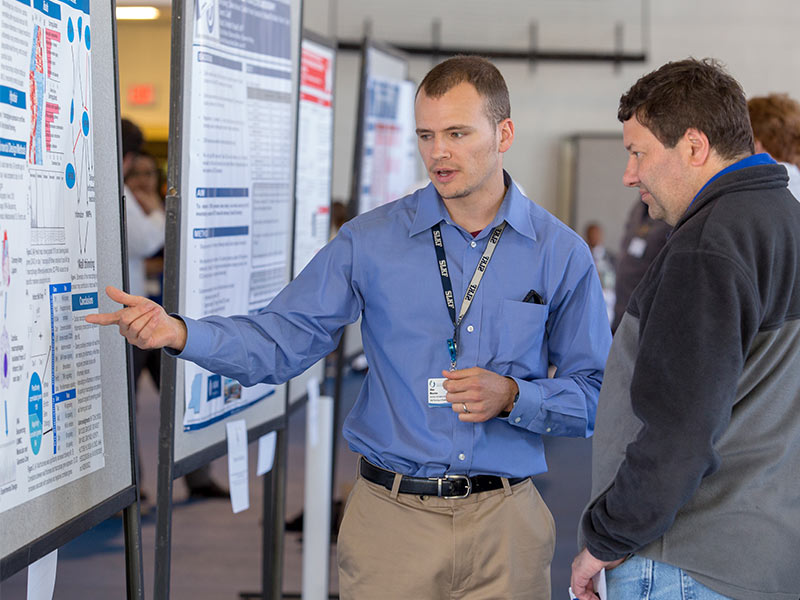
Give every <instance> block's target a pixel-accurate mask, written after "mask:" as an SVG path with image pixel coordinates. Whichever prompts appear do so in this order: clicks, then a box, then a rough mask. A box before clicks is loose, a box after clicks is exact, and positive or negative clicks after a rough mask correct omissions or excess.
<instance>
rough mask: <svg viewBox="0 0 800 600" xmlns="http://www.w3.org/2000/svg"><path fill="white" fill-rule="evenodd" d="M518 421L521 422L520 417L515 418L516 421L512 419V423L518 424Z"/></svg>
mask: <svg viewBox="0 0 800 600" xmlns="http://www.w3.org/2000/svg"><path fill="white" fill-rule="evenodd" d="M520 421H522V418H521V417H517V418H516V419H514V423H519V422H520Z"/></svg>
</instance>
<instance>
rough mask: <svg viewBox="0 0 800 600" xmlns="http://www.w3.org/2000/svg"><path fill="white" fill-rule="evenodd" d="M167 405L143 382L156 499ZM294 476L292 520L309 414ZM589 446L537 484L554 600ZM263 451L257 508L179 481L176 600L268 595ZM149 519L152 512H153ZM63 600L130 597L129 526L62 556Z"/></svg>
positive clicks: (583, 489)
mask: <svg viewBox="0 0 800 600" xmlns="http://www.w3.org/2000/svg"><path fill="white" fill-rule="evenodd" d="M361 379H362V378H361V377H360V376H359V375H355V374H352V375H349V376H348V377H347V378H346V379H345V385H344V392H345V394H344V395H345V402H344V403H343V408H345V410H344V411H343V415H344V414H345V413H346V409H347V408H349V406H350V405H351V404H352V401H353V400H354V398H355V395H356V394H357V392H358V389H359V387H360V384H361ZM157 404H158V396H157V394H156V392H155V389H154V387H153V386H152V384H151V383H150V382H149V381H147V380H146V378H145V379H143V381H142V386H141V389H140V398H139V410H140V414H139V423H138V425H139V435H140V439H141V446H142V461H143V487H144V490H145V491H146V492H147V493H148V494H149V496H150V498H152V499H154V498H155V473H156V441H157V431H158V408H157ZM288 434H289V452H288V465H289V467H288V471H289V477H288V480H287V484H286V491H287V497H286V514H287V518H289V519H291V518H292V517H294V516H296V515H297V514H298V513H299V512H300V511H301V510H302V503H303V478H302V471H303V461H304V443H305V440H304V438H305V410H303V409H300V410H297V411H296V412H295V413H293V414H292V415H291V417H290V420H289V428H288ZM590 448H591V444H590V442H589V441H587V440H574V439H550V440H547V452H548V461H549V464H550V473H548V474H545V475H542V476H540V477H537V478H536V484H537V486H538V487H539V489H540V491H541V493H542V496H543V497H544V499H545V501H546V502H547V504H548V505H549V506H550V509H551V510H552V512H553V515H554V517H555V519H556V526H557V531H558V539H557V545H556V555H555V559H554V561H553V570H552V574H553V577H552V578H553V599H554V600H557V599H559V598H567V597H568V595H567V587H568V582H569V565H570V563H571V561H572V557H573V555H574V550H575V544H576V528H577V520H578V515H579V513H580V510H581V508H582V507H583V503H584V502H585V499H586V497H587V495H588V489H589V454H590ZM255 451H256V448H255V445H251V448H250V472H251V479H250V509H248V510H246V511H244V512H242V513H239V514H237V515H234V514H232V512H231V509H230V503H229V501H227V500H208V501H202V502H189V501H187V500H186V491H185V487H184V486H183V484H182V483H181V482H176V485H175V495H174V507H173V512H172V553H171V575H172V577H171V593H170V597H171V598H174V599H175V600H183V599H191V600H212V599H213V600H221V599H230V600H236V599H238V598H240V593H241V592H253V591H257V590H258V589H259V587H260V581H261V575H260V544H261V540H260V518H261V502H262V483H261V479H260V478H258V479H256V478H255V475H254V472H255V463H256V454H255ZM337 460H338V465H339V468H337V478H336V485H335V490H337V491H338V492H339V493H340V494H344V493H346V490H347V489H348V484H349V482H351V481H352V480H353V474H354V472H355V456H354V455H353V454H352V453H351V452H350V451H349V450H348V449H347V448H346V447H345V446H344V444H343V443H342V444H340V447H339V448H338V451H337ZM212 472H213V474H214V476H215V478H217V479H218V480H220V481H225V480H226V478H227V461H226V459H224V458H223V459H220V460H217V461H215V462H214V464H213V465H212ZM145 510H146V509H145ZM142 538H143V562H144V569H145V573H144V575H145V595H146V597H147V598H152V597H153V583H152V582H153V564H154V563H153V561H154V545H155V513H154V511H153V510H152V509H151V510H150V511H149V512H147V511H146V514H145V515H144V517H143V520H142ZM301 538H302V536H301V534H299V533H287V534H286V537H285V543H284V552H285V555H284V573H283V590H284V592H285V593H286V594H287V596H290V595H293V596H294V597H298V596H296V595H294V594H298V593H299V592H300V586H301V567H302V540H301ZM335 564H336V561H335V545H332V546H331V565H332V566H333V568H332V571H333V572H332V574H331V588H330V589H331V592H332V593H336V591H337V589H338V578H337V576H336V572H335ZM25 590H26V572H25V571H22V572H20V573H18V574H16V575H14V576H13V577H11V578H10V579H8V580H7V581H5V582H3V583H2V584H0V600H17V599H24V598H25V597H26V592H25ZM54 598H55V599H56V600H93V599H95V598H97V599H124V598H125V567H124V541H123V536H122V524H121V520H120V519H110V520H108V521H106V522H104V523H102V524H100V525H99V526H97V527H95V528H94V529H93V530H92V531H89V532H87V533H85V534H83V535H82V536H80V537H79V538H77V539H75V540H73V541H72V542H70V543H68V544H66V545H65V546H64V547H62V548H61V549H60V550H59V562H58V572H57V577H56V592H55V596H54Z"/></svg>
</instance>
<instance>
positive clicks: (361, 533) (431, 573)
mask: <svg viewBox="0 0 800 600" xmlns="http://www.w3.org/2000/svg"><path fill="white" fill-rule="evenodd" d="M504 482H505V483H506V486H505V489H499V490H493V491H489V492H483V493H480V494H474V495H471V496H469V497H467V498H463V499H444V498H437V497H435V496H415V495H411V494H397V493H392V492H390V491H389V490H387V489H386V488H384V487H382V486H379V485H377V484H374V483H371V482H369V481H366V480H365V479H363V478H362V477H360V476H359V478H358V480H357V481H356V484H355V486H354V487H353V491H352V492H351V493H350V497H349V498H348V500H347V506H346V508H345V512H344V518H343V520H342V524H341V528H340V530H339V539H338V547H337V552H338V561H339V593H340V597H341V598H342V600H378V599H381V600H383V599H386V600H390V599H397V600H428V599H431V600H439V599H442V600H444V599H448V600H451V599H452V600H455V599H462V598H463V599H465V600H479V599H485V600H505V599H525V600H549V599H550V562H551V560H552V558H553V549H554V546H555V524H554V522H553V517H552V515H551V514H550V511H549V510H548V508H547V506H546V505H545V503H544V501H543V500H542V498H541V496H540V495H539V492H538V491H536V488H535V487H534V485H533V482H532V481H531V480H530V479H527V480H525V481H524V482H522V483H519V484H517V485H515V486H514V487H510V486H509V485H508V482H507V481H505V480H504ZM398 485H399V477H398V478H397V479H396V480H395V490H396V489H397V486H398Z"/></svg>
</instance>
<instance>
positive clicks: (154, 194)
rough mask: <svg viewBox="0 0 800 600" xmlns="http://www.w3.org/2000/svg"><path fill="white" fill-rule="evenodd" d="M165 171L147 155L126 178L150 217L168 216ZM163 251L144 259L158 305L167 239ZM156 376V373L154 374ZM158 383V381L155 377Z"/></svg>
mask: <svg viewBox="0 0 800 600" xmlns="http://www.w3.org/2000/svg"><path fill="white" fill-rule="evenodd" d="M162 175H163V174H162V172H161V169H159V167H158V162H157V161H156V159H155V157H154V156H153V155H151V154H148V153H147V152H144V151H142V152H140V153H139V154H137V155H136V156H135V158H134V159H133V166H132V167H131V170H130V171H129V173H128V175H127V177H125V185H126V186H128V189H129V190H130V191H131V193H132V194H133V197H134V198H135V199H136V201H137V202H138V203H139V206H140V207H141V208H142V210H144V211H145V212H146V213H147V214H148V215H149V214H152V213H153V212H158V213H161V214H164V196H163V195H162V192H161V190H162V180H163V179H164V178H163V176H162ZM160 241H161V248H159V249H158V250H157V251H156V252H155V253H154V254H153V255H152V256H149V257H147V258H145V259H144V276H145V280H144V294H143V295H144V296H147V297H148V298H150V299H151V300H153V301H154V302H158V303H159V304H161V303H162V299H163V289H162V287H163V279H164V248H163V242H164V236H163V232H162V235H161V238H160ZM151 374H152V371H151ZM153 379H154V381H157V380H158V379H157V378H156V377H155V376H154V377H153Z"/></svg>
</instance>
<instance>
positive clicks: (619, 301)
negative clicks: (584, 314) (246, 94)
mask: <svg viewBox="0 0 800 600" xmlns="http://www.w3.org/2000/svg"><path fill="white" fill-rule="evenodd" d="M670 231H672V227H671V226H669V225H667V224H666V223H665V222H664V221H655V220H653V219H651V218H650V215H649V214H647V205H646V204H645V203H644V202H642V201H641V200H636V202H635V204H634V205H633V207H631V210H630V212H629V213H628V220H627V222H626V223H625V231H624V233H623V236H622V244H621V245H620V249H619V260H618V261H617V271H616V286H615V292H616V294H615V295H616V302H615V304H614V318H613V320H612V322H611V332H612V333H613V332H615V331H616V330H617V326H618V325H619V322H620V321H621V320H622V315H623V314H625V308H626V307H627V306H628V300H630V298H631V294H632V293H633V290H634V289H636V286H637V285H639V281H641V279H642V276H643V275H644V273H645V271H647V267H649V266H650V263H651V262H653V259H654V258H655V257H656V256H657V255H658V253H659V252H661V248H663V247H664V244H666V243H667V236H668V235H669V232H670Z"/></svg>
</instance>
